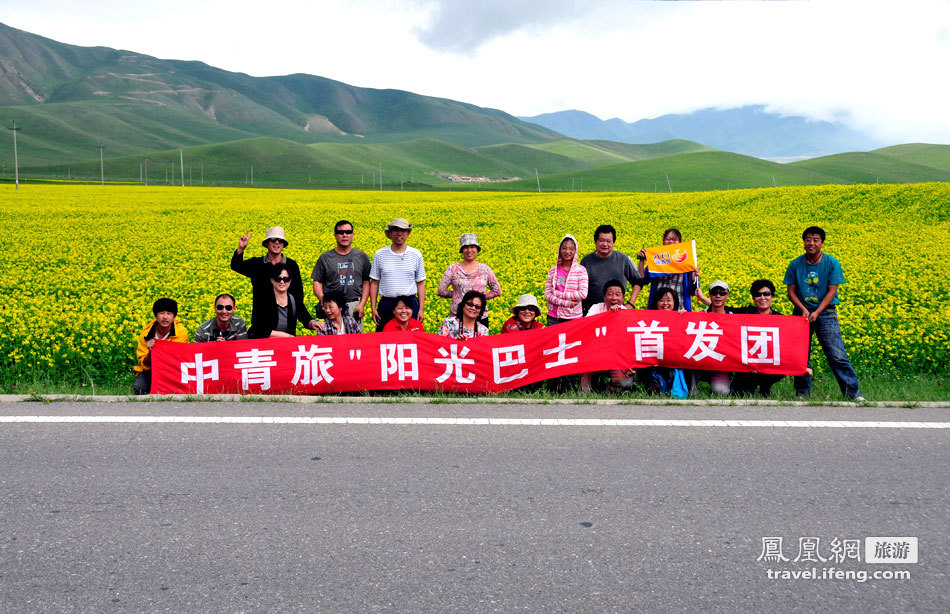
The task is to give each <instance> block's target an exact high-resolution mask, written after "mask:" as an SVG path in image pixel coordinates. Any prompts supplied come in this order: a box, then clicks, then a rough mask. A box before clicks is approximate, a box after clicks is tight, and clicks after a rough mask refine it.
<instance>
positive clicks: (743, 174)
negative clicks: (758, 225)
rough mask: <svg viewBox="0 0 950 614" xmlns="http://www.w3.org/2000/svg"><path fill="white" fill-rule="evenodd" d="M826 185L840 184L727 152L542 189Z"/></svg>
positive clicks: (547, 182)
mask: <svg viewBox="0 0 950 614" xmlns="http://www.w3.org/2000/svg"><path fill="white" fill-rule="evenodd" d="M581 181H583V184H582V183H581ZM667 181H668V182H669V183H667ZM823 183H840V181H838V180H836V178H835V177H831V176H827V175H824V174H821V173H817V172H814V171H809V170H808V169H802V168H795V167H792V166H791V165H784V164H778V163H775V162H768V161H766V160H760V159H759V158H751V157H749V156H743V155H739V154H734V153H729V152H725V151H700V152H694V153H684V154H676V155H671V156H663V157H658V158H652V159H649V160H640V161H636V162H625V163H622V164H615V165H612V166H606V167H602V168H596V169H592V170H588V171H584V172H582V173H563V174H557V175H551V176H548V177H542V178H541V189H542V190H544V191H559V190H561V191H570V190H572V189H575V190H579V189H580V188H581V186H582V185H583V189H584V190H585V191H632V192H653V191H659V192H668V191H673V192H688V191H697V190H725V189H736V188H758V187H766V186H772V185H776V186H783V185H809V184H823ZM503 189H515V190H530V189H537V183H536V180H535V179H530V180H526V181H517V182H513V183H510V184H503Z"/></svg>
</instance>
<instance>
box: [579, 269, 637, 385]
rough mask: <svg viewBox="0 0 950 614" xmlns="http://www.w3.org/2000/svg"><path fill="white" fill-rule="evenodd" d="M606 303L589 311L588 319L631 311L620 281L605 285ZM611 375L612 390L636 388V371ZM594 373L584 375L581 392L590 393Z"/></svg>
mask: <svg viewBox="0 0 950 614" xmlns="http://www.w3.org/2000/svg"><path fill="white" fill-rule="evenodd" d="M603 297H604V302H602V303H597V304H595V305H592V306H591V308H590V309H589V310H588V311H587V317H591V316H595V315H599V314H601V313H607V312H608V311H620V310H621V309H629V307H627V305H626V304H624V284H623V282H622V281H620V280H619V279H611V280H610V281H608V282H607V283H605V284H604V294H603ZM607 373H608V374H609V375H610V388H611V389H612V390H624V389H625V390H629V389H631V388H633V387H634V386H635V380H634V375H635V374H636V370H635V369H610V370H609V371H607ZM593 375H595V374H593V373H582V374H581V383H580V392H590V389H591V379H592V377H593Z"/></svg>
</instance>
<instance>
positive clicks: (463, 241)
mask: <svg viewBox="0 0 950 614" xmlns="http://www.w3.org/2000/svg"><path fill="white" fill-rule="evenodd" d="M459 245H461V247H459V252H461V251H462V247H468V246H470V245H474V246H475V247H477V248H478V251H482V246H481V245H479V244H478V237H476V236H475V233H472V232H466V233H465V234H463V235H462V236H461V237H459Z"/></svg>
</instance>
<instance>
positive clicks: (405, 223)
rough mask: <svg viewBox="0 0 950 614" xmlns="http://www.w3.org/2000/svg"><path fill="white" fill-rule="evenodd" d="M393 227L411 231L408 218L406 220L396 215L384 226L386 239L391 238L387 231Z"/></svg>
mask: <svg viewBox="0 0 950 614" xmlns="http://www.w3.org/2000/svg"><path fill="white" fill-rule="evenodd" d="M394 228H396V229H399V230H408V231H409V232H412V224H410V223H409V220H407V219H406V218H404V217H397V218H394V219H393V221H391V222H389V225H387V226H386V230H385V232H386V238H387V239H390V238H392V237H390V236H389V231H390V230H393V229H394Z"/></svg>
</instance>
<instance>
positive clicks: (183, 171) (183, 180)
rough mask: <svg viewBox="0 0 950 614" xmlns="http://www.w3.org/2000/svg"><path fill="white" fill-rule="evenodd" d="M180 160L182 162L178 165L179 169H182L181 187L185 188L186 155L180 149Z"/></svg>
mask: <svg viewBox="0 0 950 614" xmlns="http://www.w3.org/2000/svg"><path fill="white" fill-rule="evenodd" d="M178 160H179V161H180V162H181V164H179V165H178V168H180V169H181V187H185V154H184V152H183V151H182V150H181V149H180V148H179V149H178Z"/></svg>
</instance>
